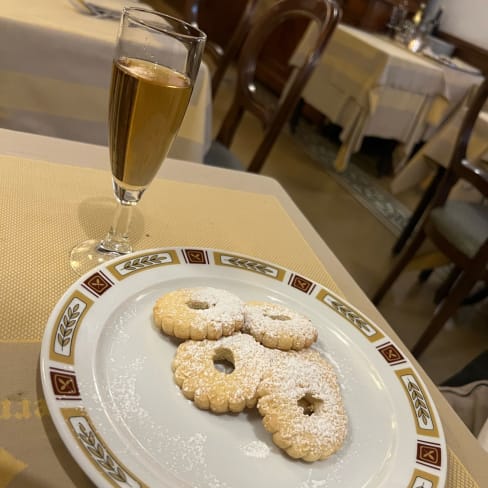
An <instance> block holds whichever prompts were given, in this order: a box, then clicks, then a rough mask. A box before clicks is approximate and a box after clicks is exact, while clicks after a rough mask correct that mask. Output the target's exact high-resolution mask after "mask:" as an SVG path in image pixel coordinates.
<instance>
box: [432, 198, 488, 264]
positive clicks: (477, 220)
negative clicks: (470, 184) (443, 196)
mask: <svg viewBox="0 0 488 488" xmlns="http://www.w3.org/2000/svg"><path fill="white" fill-rule="evenodd" d="M430 220H431V222H432V225H434V227H436V228H437V230H438V232H440V233H441V234H442V235H443V238H445V239H447V240H448V241H449V242H450V244H451V245H453V246H454V247H456V248H457V249H459V251H460V252H461V253H463V254H464V255H466V256H467V257H468V258H470V259H472V258H473V257H474V256H475V255H476V253H477V252H478V250H479V249H480V247H481V245H482V244H483V242H485V241H486V240H487V239H488V207H487V206H486V205H483V204H480V203H471V202H462V201H448V202H446V203H445V205H443V206H442V207H436V208H434V209H433V210H432V212H431V214H430Z"/></svg>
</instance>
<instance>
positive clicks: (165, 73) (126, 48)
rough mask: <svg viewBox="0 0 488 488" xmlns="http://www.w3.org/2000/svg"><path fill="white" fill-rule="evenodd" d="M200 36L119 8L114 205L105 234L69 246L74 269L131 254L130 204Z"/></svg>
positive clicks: (150, 171)
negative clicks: (99, 237)
mask: <svg viewBox="0 0 488 488" xmlns="http://www.w3.org/2000/svg"><path fill="white" fill-rule="evenodd" d="M205 39H206V36H205V34H204V33H203V32H202V31H200V30H199V29H197V28H196V27H194V26H192V25H190V24H188V23H186V22H183V21H182V20H179V19H176V18H174V17H170V16H168V15H165V14H161V13H158V12H155V11H154V10H145V9H143V8H126V9H124V11H123V13H122V18H121V21H120V28H119V33H118V36H117V46H116V50H115V56H114V61H113V67H112V84H111V88H110V103H109V118H108V120H109V150H110V163H111V168H112V182H113V189H114V194H115V198H116V200H117V210H116V213H115V216H114V220H113V223H112V226H111V228H110V230H109V232H108V234H107V235H106V236H105V238H104V239H102V240H101V241H100V240H88V241H85V242H82V243H81V244H79V245H78V246H76V247H75V248H74V249H73V250H72V251H71V257H70V264H71V267H72V268H73V269H74V270H75V271H76V272H77V273H79V274H83V273H85V272H86V271H88V270H89V269H91V268H93V267H94V266H97V265H98V264H101V263H103V262H105V261H108V260H110V259H113V258H114V257H116V256H120V255H123V254H128V253H130V252H132V247H131V244H130V241H129V224H130V216H131V209H132V207H133V206H134V205H136V204H137V203H138V202H139V200H140V199H141V197H142V194H143V193H144V191H145V190H146V189H147V187H148V186H149V185H150V183H151V181H152V180H153V179H154V176H155V175H156V173H157V172H158V170H159V167H160V166H161V164H162V162H163V160H164V159H165V157H166V155H167V153H168V151H169V149H170V147H171V144H172V142H173V140H174V138H175V136H176V134H177V132H178V130H179V128H180V125H181V122H182V120H183V117H184V115H185V112H186V109H187V107H188V103H189V100H190V96H191V93H192V90H193V86H194V84H195V80H196V77H197V74H198V69H199V67H200V61H201V57H202V53H203V48H204V45H205Z"/></svg>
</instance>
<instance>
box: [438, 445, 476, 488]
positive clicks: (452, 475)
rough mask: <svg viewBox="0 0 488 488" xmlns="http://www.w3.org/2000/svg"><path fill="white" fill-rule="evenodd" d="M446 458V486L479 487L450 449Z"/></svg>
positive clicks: (458, 487)
mask: <svg viewBox="0 0 488 488" xmlns="http://www.w3.org/2000/svg"><path fill="white" fill-rule="evenodd" d="M447 452H448V454H449V456H448V460H447V481H446V487H447V488H481V487H480V486H479V485H478V483H476V481H475V480H474V479H473V478H472V477H471V475H470V474H469V473H468V471H467V470H466V468H465V467H464V465H463V463H461V461H460V460H459V458H458V457H457V456H456V454H454V452H453V451H452V450H451V449H449V448H448V449H447Z"/></svg>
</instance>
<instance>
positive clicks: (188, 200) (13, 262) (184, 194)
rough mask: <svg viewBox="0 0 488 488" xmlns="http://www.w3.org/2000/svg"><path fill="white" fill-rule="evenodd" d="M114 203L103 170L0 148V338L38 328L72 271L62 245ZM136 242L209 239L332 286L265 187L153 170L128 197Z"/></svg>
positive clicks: (100, 227)
mask: <svg viewBox="0 0 488 488" xmlns="http://www.w3.org/2000/svg"><path fill="white" fill-rule="evenodd" d="M114 209H115V200H114V197H113V195H112V193H111V176H110V174H109V172H108V171H100V170H94V169H87V168H75V167H70V166H60V165H54V164H52V163H48V162H41V161H31V160H25V159H19V158H11V157H2V158H0V223H1V229H2V230H1V233H2V234H1V236H0V239H1V240H2V243H3V246H2V251H3V252H2V253H1V254H0V266H2V267H3V269H9V270H11V271H10V272H9V276H10V277H11V278H10V279H9V280H3V281H2V282H0V293H1V296H2V303H3V306H2V307H1V309H0V341H9V342H16V341H18V342H31V341H39V340H41V338H42V334H43V331H44V327H45V324H46V321H47V319H48V317H49V313H50V311H51V310H52V309H53V307H54V305H55V304H56V302H57V301H58V300H59V298H60V297H61V295H62V294H63V292H64V291H66V289H67V288H68V287H69V286H70V285H71V284H72V283H73V282H74V281H75V280H76V279H77V276H76V274H75V273H74V272H73V271H72V270H71V268H70V265H69V254H70V250H71V249H72V248H73V247H74V246H75V245H76V244H78V243H79V242H81V241H83V240H85V239H88V238H101V237H103V236H104V235H105V233H106V232H107V230H108V228H109V226H110V223H111V220H112V216H113V213H114ZM131 235H132V238H133V243H134V247H135V249H136V250H139V249H149V248H153V247H164V246H198V247H208V248H218V249H225V250H229V251H233V252H236V253H240V254H247V255H250V256H256V257H259V259H262V260H265V261H270V262H273V263H276V264H279V265H281V266H284V267H287V268H290V269H293V270H297V271H299V272H300V273H301V274H302V275H303V276H307V277H309V278H311V279H312V280H315V281H318V282H320V283H322V284H323V285H324V286H326V287H328V288H330V289H332V290H333V291H335V292H339V290H338V289H337V286H336V285H335V283H334V281H333V279H332V278H331V276H330V275H329V274H328V273H327V271H326V270H325V269H324V267H323V265H322V264H321V262H320V261H319V259H318V258H317V257H316V255H315V254H314V252H313V251H312V249H311V248H310V246H309V245H308V244H307V242H306V241H305V239H304V238H303V237H302V235H301V234H300V232H299V230H298V229H297V228H296V227H295V224H294V223H293V221H292V220H291V219H290V218H289V217H288V215H287V214H286V212H285V210H284V209H283V208H282V206H281V205H280V203H279V202H278V200H277V199H276V198H275V197H273V196H267V195H259V194H254V193H247V192H240V191H235V190H226V189H222V188H215V187H209V186H204V185H195V184H188V183H181V182H175V181H167V180H155V181H154V182H153V184H152V185H151V187H150V189H149V190H148V191H147V192H146V194H145V195H144V197H143V199H142V201H141V203H140V206H139V207H136V208H135V210H134V215H133V224H132V226H131Z"/></svg>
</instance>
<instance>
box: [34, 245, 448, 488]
mask: <svg viewBox="0 0 488 488" xmlns="http://www.w3.org/2000/svg"><path fill="white" fill-rule="evenodd" d="M179 264H182V265H212V266H223V267H224V268H225V267H228V268H234V269H239V270H243V271H248V272H252V273H258V274H259V275H261V276H265V277H267V278H271V279H274V280H277V281H280V282H281V283H283V284H284V285H288V286H290V287H292V288H295V289H296V290H298V291H300V292H303V293H304V294H306V295H308V296H310V297H312V298H315V299H317V300H318V301H319V302H321V303H322V304H323V305H325V306H327V307H329V308H330V309H332V310H333V311H334V312H335V313H336V314H337V315H339V316H340V317H341V318H342V319H345V320H346V321H347V322H349V323H350V324H351V325H352V326H353V327H354V328H356V329H357V330H358V331H359V332H360V333H361V335H362V336H363V337H364V339H365V340H366V341H367V342H369V343H370V345H371V347H372V348H374V349H375V350H376V351H377V353H378V354H379V356H380V357H381V358H382V359H384V361H385V362H386V365H387V367H390V368H391V371H392V372H393V373H394V375H393V376H394V377H395V378H396V379H397V380H398V381H399V383H400V384H401V386H402V389H403V391H404V392H405V400H406V401H407V403H408V404H409V406H410V409H411V412H412V417H413V419H414V423H415V430H416V434H415V435H416V454H415V459H414V460H412V465H413V467H412V477H411V480H410V481H409V483H408V485H406V487H407V488H417V487H420V486H423V487H424V488H443V487H444V486H445V481H446V474H447V445H446V441H445V437H444V432H443V428H442V425H441V421H440V416H439V413H438V411H437V409H436V407H435V404H434V402H433V399H432V397H431V395H430V392H429V391H428V389H427V387H426V385H425V383H424V381H423V380H422V378H421V377H420V375H419V374H418V372H417V371H416V369H415V367H414V366H413V364H412V363H411V362H410V360H409V359H408V358H407V357H406V356H405V355H404V354H403V353H402V352H401V351H400V349H399V348H398V347H397V346H396V344H395V343H394V341H393V340H392V339H391V338H390V337H389V336H388V335H387V334H385V333H384V332H383V331H382V329H381V328H380V327H378V326H377V325H376V324H375V323H374V322H373V321H371V320H370V319H368V318H367V317H366V316H365V315H363V314H362V313H361V312H360V311H359V310H358V309H356V308H355V307H354V306H353V305H351V304H350V303H349V302H348V301H347V300H345V299H343V298H342V297H339V296H337V294H336V293H335V292H333V291H331V290H329V289H328V288H327V287H325V286H323V285H321V284H320V283H318V282H316V281H314V280H310V279H308V278H306V277H304V276H302V275H300V274H298V273H296V272H295V271H293V270H291V269H289V268H286V267H283V266H281V265H277V264H274V263H271V262H269V261H266V260H262V259H259V258H255V257H252V256H249V255H246V254H242V253H236V252H232V251H226V250H223V249H215V248H206V247H193V248H190V247H159V248H152V249H146V250H141V251H137V252H135V253H133V254H130V255H126V256H124V257H121V258H116V259H114V260H112V261H109V262H107V263H104V264H101V265H99V266H98V267H96V268H95V269H93V270H91V271H89V272H88V273H86V274H85V275H83V276H82V277H81V278H79V279H78V280H77V281H76V282H74V283H73V284H72V285H71V286H70V287H69V288H68V289H67V290H66V292H65V293H64V294H63V296H62V297H61V298H60V300H59V301H58V302H57V304H56V306H55V307H54V308H53V311H52V313H51V315H50V317H49V319H48V322H47V325H46V329H45V333H44V336H43V340H42V345H41V354H40V374H41V381H42V388H43V391H44V395H45V398H46V403H47V405H48V409H49V411H50V414H51V416H52V418H53V422H54V424H55V426H56V429H57V431H58V432H59V434H60V436H61V438H62V440H63V442H64V443H65V446H66V447H67V448H68V450H69V451H70V452H71V454H72V455H73V457H74V458H75V460H76V461H77V462H78V464H79V465H80V466H81V467H82V469H83V470H84V471H85V473H86V474H87V475H88V476H89V477H90V478H91V479H92V481H94V482H95V483H97V482H100V480H104V481H105V483H104V484H103V486H116V487H121V486H140V487H145V486H147V485H145V484H144V482H142V481H141V480H139V479H138V477H137V475H136V474H134V473H132V472H131V471H130V470H129V469H127V468H126V467H125V466H124V465H123V464H122V463H121V462H120V461H119V460H118V458H117V455H116V453H113V452H112V451H111V450H110V448H109V446H108V445H107V444H106V442H105V441H104V439H103V438H102V436H101V435H100V434H99V432H98V431H97V428H96V425H93V423H92V421H91V419H90V416H89V415H88V412H87V411H86V410H85V409H84V408H83V399H82V398H81V394H80V389H79V387H78V384H77V377H76V369H75V358H74V351H75V347H76V338H77V334H78V331H79V329H80V326H81V324H82V323H83V320H84V318H85V317H86V315H87V314H88V313H89V310H90V307H91V306H92V305H93V304H94V303H95V302H96V301H97V300H99V299H100V298H101V297H102V296H103V294H104V293H105V292H106V291H107V290H108V289H110V288H111V287H113V286H114V285H116V284H117V283H118V282H120V281H122V280H124V279H126V278H128V277H131V276H134V275H136V274H138V273H140V272H142V271H145V270H148V269H155V268H159V267H161V266H171V265H179ZM285 280H286V281H285ZM314 303H315V302H314Z"/></svg>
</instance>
